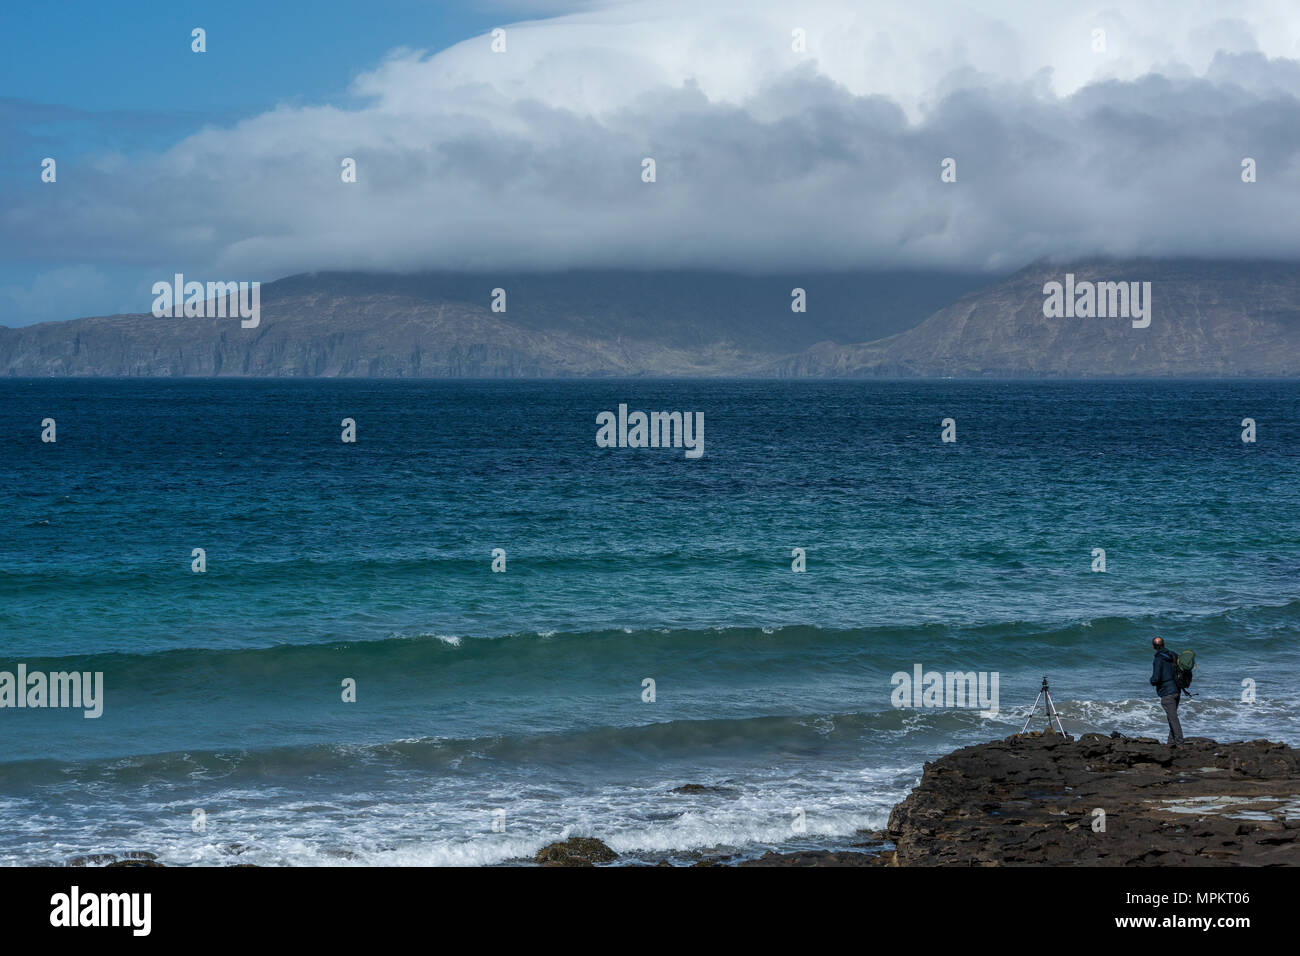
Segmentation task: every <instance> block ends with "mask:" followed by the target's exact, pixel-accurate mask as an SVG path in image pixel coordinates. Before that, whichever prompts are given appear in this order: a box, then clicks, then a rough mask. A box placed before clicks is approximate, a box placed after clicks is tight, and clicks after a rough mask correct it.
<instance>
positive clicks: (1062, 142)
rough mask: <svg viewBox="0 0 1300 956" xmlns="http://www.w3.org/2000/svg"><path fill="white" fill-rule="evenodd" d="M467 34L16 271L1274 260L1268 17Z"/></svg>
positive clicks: (1042, 14)
mask: <svg viewBox="0 0 1300 956" xmlns="http://www.w3.org/2000/svg"><path fill="white" fill-rule="evenodd" d="M796 27H800V28H803V29H804V30H806V31H807V37H808V52H807V53H806V54H796V53H794V52H792V51H791V49H790V42H791V39H790V37H791V31H792V30H793V29H794V28H796ZM1094 29H1102V30H1104V31H1105V35H1106V51H1105V52H1104V53H1097V52H1094V50H1093V46H1092V44H1093V33H1092V31H1093V30H1094ZM489 42H490V41H489V38H488V37H487V36H483V37H476V38H473V39H471V40H468V41H466V42H464V43H461V44H458V45H457V46H455V47H453V48H451V49H449V50H446V51H443V52H441V53H438V54H436V55H426V54H421V53H418V52H414V51H395V52H394V53H393V54H392V55H390V56H389V57H388V58H386V59H385V60H384V62H382V63H380V64H378V65H377V66H375V67H374V69H372V70H370V71H368V72H365V73H363V74H362V75H361V76H359V77H358V78H357V79H356V81H355V84H354V92H355V93H356V94H358V95H360V96H361V97H363V103H364V105H363V106H361V107H360V108H358V109H343V108H335V107H310V108H288V107H284V108H280V109H278V110H275V111H273V112H271V113H268V114H265V115H262V116H258V117H254V118H251V119H249V120H247V121H245V122H242V123H240V124H238V125H236V126H235V127H233V128H228V129H224V128H223V129H217V128H213V129H207V130H204V131H202V132H200V133H197V134H195V135H193V136H191V137H189V138H187V139H185V140H184V141H182V142H180V143H178V144H176V146H175V147H174V148H172V149H171V150H169V151H167V152H166V153H164V154H162V155H160V156H157V157H155V158H153V159H152V160H149V161H146V162H136V163H134V164H128V167H127V168H125V169H124V168H121V164H120V163H118V164H116V165H115V167H114V168H113V169H112V171H111V173H110V172H108V171H107V170H101V171H99V172H98V173H95V172H94V171H92V172H91V173H90V174H89V178H88V179H86V180H83V181H82V182H81V184H80V185H77V184H73V183H70V182H69V181H68V179H69V178H68V177H61V181H60V185H59V187H58V189H59V194H58V199H57V203H58V208H57V209H56V211H55V214H51V212H50V209H49V206H48V199H47V197H46V196H44V195H43V196H42V197H41V199H42V202H41V203H39V204H37V203H35V202H26V203H19V204H18V206H17V207H16V208H14V209H11V210H10V211H9V212H8V213H7V214H6V223H7V225H8V226H9V227H10V228H11V230H13V231H14V232H13V234H15V235H20V236H21V237H22V242H23V243H24V248H25V249H27V250H29V251H31V252H33V254H35V255H45V256H69V257H72V256H75V257H77V258H79V259H82V260H86V261H94V260H95V259H96V258H97V257H107V258H112V259H114V260H115V261H130V262H138V263H140V264H141V266H142V267H149V268H158V269H160V270H162V272H163V273H165V274H170V272H171V271H172V270H173V269H177V270H180V269H184V270H189V271H193V270H207V271H211V272H215V273H220V275H221V276H222V277H226V276H231V277H237V278H244V277H248V278H264V279H270V278H275V277H277V276H279V275H283V274H286V273H288V272H292V271H298V270H304V269H324V268H378V269H418V268H477V269H491V268H498V267H499V268H519V267H540V268H549V267H565V266H585V265H631V266H648V267H649V266H668V265H694V266H723V267H740V268H754V269H761V268H766V267H772V266H780V267H819V266H820V267H851V266H862V265H908V264H915V265H947V266H953V267H961V268H989V269H1010V268H1014V267H1015V266H1018V265H1020V264H1023V263H1024V262H1026V261H1029V260H1031V259H1034V258H1037V257H1039V256H1042V255H1045V254H1056V255H1063V256H1064V255H1082V254H1091V253H1098V252H1100V253H1114V254H1134V253H1143V254H1164V255H1178V254H1210V255H1212V254H1229V255H1232V254H1243V255H1248V254H1262V255H1279V256H1281V255H1285V256H1296V255H1300V230H1297V229H1295V222H1296V221H1297V219H1298V218H1300V101H1298V99H1297V97H1300V63H1297V60H1300V6H1297V5H1296V4H1294V3H1293V2H1289V0H1278V2H1268V0H1256V2H1245V0H1238V2H1213V3H1210V2H1202V0H1147V2H1144V3H1143V4H1141V5H1132V4H1124V5H1118V4H1109V3H1102V4H1090V3H1062V2H1044V0H1035V2H1028V0H1027V2H1008V0H1003V2H988V3H980V4H960V3H938V2H933V0H928V2H927V0H911V2H904V3H893V4H876V3H872V4H864V3H861V2H858V0H844V2H824V0H823V2H807V3H798V4H792V3H775V2H767V0H751V2H747V3H745V4H743V5H742V4H737V3H735V2H734V0H693V2H689V3H679V2H666V0H648V2H638V3H630V4H602V5H594V6H591V7H590V8H587V9H583V10H580V11H579V12H575V13H571V14H568V15H566V16H562V17H558V18H555V19H552V20H546V21H538V22H531V23H520V24H514V25H507V45H508V50H507V52H506V53H504V54H494V53H492V52H491V51H490V48H489ZM293 55H301V54H300V53H299V52H298V51H296V49H295V52H294V54H293ZM345 156H351V157H355V158H356V159H357V162H358V173H359V180H360V181H359V182H358V183H356V184H354V185H345V184H342V183H341V182H340V181H339V163H340V160H341V159H342V158H343V157H345ZM644 156H653V157H654V158H655V159H656V161H657V164H658V180H659V181H658V182H657V183H655V184H653V185H648V184H644V183H642V182H641V180H640V171H641V160H642V157H644ZM946 156H952V157H955V158H956V159H957V161H958V182H957V183H956V184H953V185H944V184H941V183H940V182H939V163H940V160H941V159H943V158H944V157H946ZM1244 156H1252V157H1254V158H1256V159H1257V160H1258V162H1259V177H1260V181H1259V182H1258V183H1256V184H1254V185H1249V186H1247V185H1244V184H1242V183H1241V181H1240V177H1239V164H1240V161H1241V159H1242V157H1244Z"/></svg>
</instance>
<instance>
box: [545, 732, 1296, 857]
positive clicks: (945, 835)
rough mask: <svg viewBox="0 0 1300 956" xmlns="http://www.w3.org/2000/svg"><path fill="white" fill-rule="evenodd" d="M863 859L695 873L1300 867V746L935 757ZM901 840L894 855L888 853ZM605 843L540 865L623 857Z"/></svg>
mask: <svg viewBox="0 0 1300 956" xmlns="http://www.w3.org/2000/svg"><path fill="white" fill-rule="evenodd" d="M861 836H863V837H864V838H865V839H864V842H863V843H862V845H863V846H864V847H870V848H869V849H863V850H862V851H861V852H853V851H818V850H808V851H799V852H794V853H768V854H766V855H764V856H763V857H761V858H759V859H756V860H748V861H745V862H741V863H736V864H732V862H731V861H730V860H728V859H726V858H725V857H723V858H715V859H702V860H700V861H699V862H697V863H696V864H695V865H697V866H717V865H723V866H725V865H740V866H881V865H885V866H1004V865H1013V866H1014V865H1022V866H1023V865H1033V866H1041V865H1047V866H1065V865H1083V866H1231V865H1246V866H1277V865H1292V866H1295V865H1300V751H1296V750H1293V749H1292V748H1291V747H1289V746H1287V745H1285V744H1278V743H1270V742H1269V741H1265V740H1254V741H1250V742H1247V743H1216V742H1215V741H1213V740H1209V739H1206V738H1195V737H1193V738H1189V739H1188V740H1187V742H1186V744H1185V745H1183V746H1181V747H1169V746H1166V745H1165V744H1162V743H1160V742H1159V741H1157V740H1154V739H1151V738H1146V737H1138V738H1133V737H1122V736H1120V735H1119V734H1112V735H1111V736H1109V737H1107V736H1104V735H1101V734H1087V735H1085V736H1084V737H1082V738H1080V739H1078V740H1074V739H1071V738H1062V737H1060V736H1058V735H1056V734H1047V735H1044V734H1037V733H1034V734H1025V735H1023V736H1021V735H1015V736H1011V737H1008V738H1006V739H1005V740H997V741H991V742H989V743H984V744H978V745H975V746H972V747H964V748H962V749H961V750H957V751H954V752H953V753H950V754H948V755H947V756H944V757H940V758H939V759H938V760H935V761H933V762H930V763H927V764H926V765H925V770H924V773H923V775H922V778H921V782H920V783H919V784H918V785H917V786H916V788H915V789H914V790H913V791H912V793H911V794H910V795H909V796H908V797H907V798H906V799H904V800H903V801H902V802H901V803H899V804H898V805H897V806H895V807H894V809H893V812H892V813H891V814H890V816H889V826H888V829H887V830H886V831H885V832H884V833H883V834H871V833H863V834H861ZM889 843H892V844H893V846H894V849H892V850H891V849H889V848H888V844H889ZM615 859H616V855H615V854H614V852H613V851H612V850H610V849H609V848H608V847H606V846H605V845H604V844H603V843H601V842H600V841H599V840H593V839H580V840H573V841H566V842H565V843H562V844H553V845H552V846H549V847H547V848H546V849H544V850H542V851H541V852H540V853H538V855H537V858H536V860H535V862H537V863H540V864H542V865H551V866H555V865H559V866H584V865H593V864H598V863H608V862H613V861H614V860H615Z"/></svg>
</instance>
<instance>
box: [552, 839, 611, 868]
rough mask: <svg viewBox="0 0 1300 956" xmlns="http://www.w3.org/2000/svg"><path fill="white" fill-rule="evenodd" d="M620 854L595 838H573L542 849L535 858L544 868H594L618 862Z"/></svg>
mask: <svg viewBox="0 0 1300 956" xmlns="http://www.w3.org/2000/svg"><path fill="white" fill-rule="evenodd" d="M617 859H618V854H617V853H615V852H614V851H613V850H611V849H610V848H609V847H607V846H605V844H604V843H602V842H601V841H600V840H597V839H594V838H593V837H571V838H570V839H568V840H564V841H562V842H560V843H552V844H551V845H550V846H546V847H542V849H540V850H538V851H537V855H536V856H535V857H533V862H534V863H539V864H541V865H542V866H594V865H595V864H597V863H609V862H611V861H612V860H617Z"/></svg>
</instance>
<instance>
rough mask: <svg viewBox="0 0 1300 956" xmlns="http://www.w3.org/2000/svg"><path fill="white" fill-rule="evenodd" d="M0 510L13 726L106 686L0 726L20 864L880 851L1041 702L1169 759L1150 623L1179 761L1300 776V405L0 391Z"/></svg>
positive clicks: (1181, 386)
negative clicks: (1231, 748) (951, 759)
mask: <svg viewBox="0 0 1300 956" xmlns="http://www.w3.org/2000/svg"><path fill="white" fill-rule="evenodd" d="M620 405H625V406H627V409H628V410H643V411H646V412H649V411H681V412H683V413H686V414H691V413H695V412H699V413H702V415H703V421H704V425H705V429H704V433H703V439H704V444H703V448H704V451H703V454H702V455H700V456H699V457H698V458H692V457H688V456H687V455H686V454H685V450H684V449H683V448H674V447H667V448H664V447H661V448H638V447H600V446H599V445H598V444H597V441H596V436H597V430H598V425H597V416H599V415H600V413H601V412H605V411H609V412H614V413H615V414H617V412H618V409H619V406H620ZM629 413H630V412H629ZM344 419H351V420H352V422H353V423H354V429H355V441H352V442H348V441H344V440H343V437H344V430H345V425H344ZM945 419H951V422H950V423H949V424H948V425H947V426H945V425H944V422H945ZM1246 419H1250V420H1251V422H1252V423H1253V426H1254V427H1253V431H1254V435H1253V437H1254V439H1255V440H1254V441H1243V433H1244V432H1247V431H1248V428H1249V425H1248V424H1244V423H1245V420H1246ZM47 420H53V425H52V426H51V425H50V424H49V423H48V422H47ZM51 427H52V428H53V434H51ZM945 427H946V428H947V431H948V437H949V438H955V440H953V441H944V440H943V437H944V432H945ZM43 435H44V437H46V438H51V437H52V438H53V439H54V440H53V441H47V440H43ZM0 515H2V516H3V517H2V519H0V704H4V703H5V700H4V696H3V684H2V682H3V672H8V673H10V674H13V675H16V674H17V673H18V668H19V666H20V665H21V666H23V667H24V668H25V671H26V673H27V674H28V675H31V674H33V673H42V674H49V673H65V672H79V673H85V674H89V675H95V674H101V675H102V693H101V695H100V699H99V701H98V706H99V707H101V708H102V712H101V713H100V714H99V716H87V713H88V709H87V708H86V707H84V706H83V707H81V708H77V707H48V706H47V707H17V706H16V705H13V706H0V863H3V864H6V865H29V864H54V865H61V864H65V863H67V862H69V861H74V860H77V859H78V858H82V857H86V856H94V857H98V858H100V859H107V858H110V857H111V856H112V855H120V854H126V853H131V852H142V851H143V852H148V853H152V854H155V855H156V856H157V858H158V860H159V861H160V862H163V863H166V864H170V865H214V866H218V865H229V864H234V863H254V864H260V865H264V866H267V865H270V866H297V865H331V866H333V865H344V866H405V865H503V864H504V865H514V864H519V863H522V862H527V861H530V860H531V858H532V857H533V855H534V854H535V853H536V852H537V851H538V850H539V849H540V848H542V847H543V846H545V845H547V844H549V843H552V842H555V841H557V840H562V839H565V838H567V837H570V836H592V837H597V838H599V839H601V840H603V841H605V842H606V843H607V844H608V845H609V846H610V847H611V848H612V849H613V850H615V851H616V852H617V853H618V854H619V859H618V862H619V863H620V864H635V863H658V862H663V861H667V862H669V863H674V864H688V863H692V862H699V861H701V860H731V861H735V860H742V859H752V858H757V857H760V856H762V855H763V854H765V853H767V852H770V851H775V852H788V851H793V850H803V849H838V850H843V849H853V848H858V847H863V846H867V845H879V838H878V837H874V836H872V835H871V831H875V830H878V829H880V828H882V827H883V826H884V825H885V823H886V821H887V819H888V815H889V811H890V809H891V807H892V806H893V805H894V804H895V803H896V802H897V801H899V800H900V799H902V798H903V797H904V796H906V794H907V793H908V791H909V790H910V789H911V788H912V787H913V786H914V785H915V784H916V783H917V782H918V780H919V779H920V775H921V773H922V770H923V767H924V764H925V762H926V761H928V760H933V759H936V758H938V757H940V756H941V755H943V754H945V753H948V752H950V751H952V750H953V749H956V748H959V747H963V746H967V745H970V744H976V743H979V742H982V741H987V740H991V739H996V738H1000V737H1004V736H1006V735H1008V734H1012V733H1016V732H1018V731H1020V730H1021V728H1022V727H1023V726H1024V725H1025V722H1026V720H1028V721H1029V727H1030V729H1031V730H1041V729H1042V728H1043V726H1044V724H1045V722H1046V721H1045V718H1044V715H1043V708H1042V704H1041V702H1040V703H1039V706H1038V708H1037V710H1036V711H1035V713H1034V714H1033V715H1031V714H1030V708H1031V707H1032V706H1033V705H1034V704H1035V700H1036V698H1037V695H1038V693H1039V691H1040V689H1041V686H1042V682H1043V680H1044V679H1047V680H1048V681H1049V687H1050V693H1051V695H1052V698H1053V701H1054V703H1055V705H1056V707H1057V709H1058V711H1059V713H1060V717H1061V720H1062V723H1063V726H1064V728H1065V730H1066V732H1068V733H1070V734H1074V735H1077V734H1082V733H1091V732H1097V733H1106V734H1109V733H1112V732H1119V733H1123V734H1126V735H1135V736H1148V737H1156V738H1159V739H1161V740H1163V739H1164V737H1165V734H1166V728H1165V725H1164V722H1163V715H1162V712H1161V711H1160V708H1159V705H1158V700H1157V698H1156V696H1155V693H1154V690H1153V688H1152V687H1151V686H1150V684H1149V683H1148V678H1149V676H1150V673H1151V658H1152V651H1151V644H1150V641H1151V638H1152V637H1153V636H1155V635H1162V636H1163V637H1164V638H1165V640H1166V641H1167V642H1168V644H1169V646H1170V647H1171V648H1173V649H1175V650H1182V649H1187V648H1190V649H1193V650H1195V652H1196V655H1197V661H1198V667H1197V671H1196V676H1195V678H1194V680H1193V684H1192V688H1191V689H1192V691H1193V692H1194V693H1195V694H1196V696H1195V697H1192V698H1190V699H1187V700H1185V701H1184V702H1183V705H1182V708H1181V711H1180V714H1181V716H1182V720H1183V726H1184V730H1185V732H1186V733H1187V735H1188V736H1206V737H1212V738H1215V739H1219V740H1242V739H1246V740H1249V739H1255V738H1267V739H1270V740H1277V741H1285V742H1288V743H1290V744H1292V745H1300V707H1298V706H1297V705H1298V704H1300V692H1298V690H1297V688H1298V685H1300V640H1298V638H1300V383H1297V382H1232V383H1224V382H1211V381H1189V382H1171V381H1162V382H1149V381H1144V382H1125V381H1116V382H1097V381H1091V382H1049V383H1025V382H1008V381H978V382H971V381H930V382H920V383H918V382H885V381H825V382H823V381H816V382H813V381H711V380H710V381H680V380H677V381H659V380H645V379H637V380H614V379H610V380H598V381H590V380H587V381H518V380H494V381H400V380H369V379H349V380H249V379H219V380H188V379H187V380H134V379H133V380H91V379H42V380H20V379H4V380H0ZM494 563H495V565H496V567H497V569H496V570H494ZM800 568H801V569H800ZM1103 568H1104V570H1103ZM918 669H919V672H920V673H921V674H923V675H924V674H929V673H931V672H936V673H938V674H940V675H947V674H949V673H953V674H968V673H974V674H978V675H982V676H983V677H984V678H986V679H987V681H988V682H989V683H988V684H987V686H988V687H989V688H990V689H992V688H994V687H996V689H997V695H996V702H995V705H994V706H987V705H988V704H989V703H990V702H989V701H988V700H985V701H984V703H985V705H986V706H984V707H982V708H981V707H978V706H973V703H974V702H973V701H970V700H965V701H962V700H957V699H953V698H952V697H951V695H948V696H945V697H944V698H943V699H942V700H929V701H926V700H924V699H921V697H920V695H919V693H918V694H917V695H915V696H914V695H913V693H912V691H910V690H907V689H906V687H907V684H906V681H905V680H904V678H906V679H907V680H910V679H912V678H913V676H914V675H915V674H916V673H918ZM13 680H15V681H16V677H15V678H13ZM947 683H949V682H945V685H944V686H945V687H946V686H947ZM92 685H93V680H90V679H88V681H87V687H90V686H92ZM12 687H13V685H11V689H12ZM19 696H22V695H21V689H19V690H17V691H15V692H14V693H13V694H12V695H11V700H10V703H11V704H14V702H15V701H16V699H17V697H19ZM24 700H25V701H30V700H31V698H30V697H25V698H24ZM47 703H48V700H47ZM82 703H83V705H84V703H85V702H84V701H83V702H82Z"/></svg>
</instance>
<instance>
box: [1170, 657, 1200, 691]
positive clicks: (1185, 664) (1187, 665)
mask: <svg viewBox="0 0 1300 956" xmlns="http://www.w3.org/2000/svg"><path fill="white" fill-rule="evenodd" d="M1194 670H1196V652H1195V651H1179V652H1178V660H1177V661H1176V662H1175V665H1174V683H1175V684H1177V685H1178V689H1179V690H1187V688H1188V687H1189V686H1191V683H1192V671H1194Z"/></svg>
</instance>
